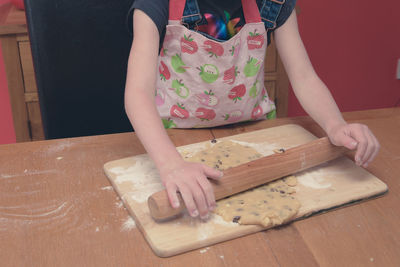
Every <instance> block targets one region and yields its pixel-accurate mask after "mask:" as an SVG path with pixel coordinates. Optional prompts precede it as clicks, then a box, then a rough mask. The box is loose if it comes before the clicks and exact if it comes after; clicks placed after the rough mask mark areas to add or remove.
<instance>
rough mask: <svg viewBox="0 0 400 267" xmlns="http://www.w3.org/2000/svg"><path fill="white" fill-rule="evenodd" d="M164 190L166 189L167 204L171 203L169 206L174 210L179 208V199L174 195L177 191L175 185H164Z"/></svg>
mask: <svg viewBox="0 0 400 267" xmlns="http://www.w3.org/2000/svg"><path fill="white" fill-rule="evenodd" d="M165 188H166V189H167V194H168V199H169V203H171V206H172V207H173V208H174V209H176V208H179V206H180V204H179V198H178V196H177V194H176V193H177V191H178V187H177V186H176V184H175V183H167V184H166V185H165Z"/></svg>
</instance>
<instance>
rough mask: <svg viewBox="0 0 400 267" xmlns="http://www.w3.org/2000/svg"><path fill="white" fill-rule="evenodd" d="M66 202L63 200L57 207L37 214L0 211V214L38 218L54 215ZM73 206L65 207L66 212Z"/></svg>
mask: <svg viewBox="0 0 400 267" xmlns="http://www.w3.org/2000/svg"><path fill="white" fill-rule="evenodd" d="M67 204H68V202H64V203H62V204H61V205H60V206H58V207H57V208H55V209H53V210H51V211H48V212H42V213H37V214H17V213H7V212H1V211H0V215H3V216H10V217H22V218H40V217H47V216H52V215H55V214H57V213H59V212H60V211H62V210H63V209H64V208H65V207H66V206H67ZM72 207H73V205H71V206H69V207H68V208H67V209H66V212H68V211H69V210H70V209H71V208H72Z"/></svg>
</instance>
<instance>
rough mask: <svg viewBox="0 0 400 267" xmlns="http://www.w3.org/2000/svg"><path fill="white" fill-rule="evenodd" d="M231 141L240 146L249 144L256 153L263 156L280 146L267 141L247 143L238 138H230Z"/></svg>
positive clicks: (270, 153) (272, 152)
mask: <svg viewBox="0 0 400 267" xmlns="http://www.w3.org/2000/svg"><path fill="white" fill-rule="evenodd" d="M230 141H232V142H233V143H236V144H239V145H242V146H249V147H251V148H254V149H255V150H256V151H257V152H258V153H260V154H261V155H263V156H264V157H266V156H269V155H272V154H274V149H278V148H281V147H278V146H277V145H275V144H270V143H267V142H264V143H248V142H243V141H238V140H230Z"/></svg>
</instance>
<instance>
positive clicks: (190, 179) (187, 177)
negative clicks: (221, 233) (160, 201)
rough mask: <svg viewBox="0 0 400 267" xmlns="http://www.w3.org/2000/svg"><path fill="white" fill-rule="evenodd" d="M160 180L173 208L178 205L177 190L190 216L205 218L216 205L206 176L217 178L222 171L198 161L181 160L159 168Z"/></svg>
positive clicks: (220, 175)
mask: <svg viewBox="0 0 400 267" xmlns="http://www.w3.org/2000/svg"><path fill="white" fill-rule="evenodd" d="M160 175H161V180H162V182H163V184H164V186H165V188H166V189H167V192H168V198H169V201H170V203H171V206H172V207H173V208H177V207H179V200H178V197H177V195H176V193H177V192H178V191H179V192H180V193H181V195H182V198H183V201H184V202H185V205H186V208H187V210H188V212H189V214H190V216H192V217H197V216H198V215H200V217H201V218H202V219H205V218H207V215H208V211H212V210H213V209H214V208H215V207H216V203H215V196H214V191H213V188H212V186H211V184H210V182H209V181H208V179H207V177H208V178H211V179H218V178H220V177H222V172H221V171H218V170H215V169H213V168H211V167H208V166H206V165H204V164H200V163H192V162H186V161H183V160H182V161H181V162H180V163H178V164H174V165H173V166H165V167H163V168H161V169H160Z"/></svg>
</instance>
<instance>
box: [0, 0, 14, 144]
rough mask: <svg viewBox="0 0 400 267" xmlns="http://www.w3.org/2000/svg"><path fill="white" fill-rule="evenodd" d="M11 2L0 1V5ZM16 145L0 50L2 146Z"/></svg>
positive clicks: (0, 141)
mask: <svg viewBox="0 0 400 267" xmlns="http://www.w3.org/2000/svg"><path fill="white" fill-rule="evenodd" d="M7 2H9V1H8V0H0V5H2V4H4V3H7ZM8 143H15V133H14V126H13V121H12V115H11V105H10V98H9V95H8V88H7V78H6V74H5V70H4V63H3V54H2V52H1V49H0V144H8Z"/></svg>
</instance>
